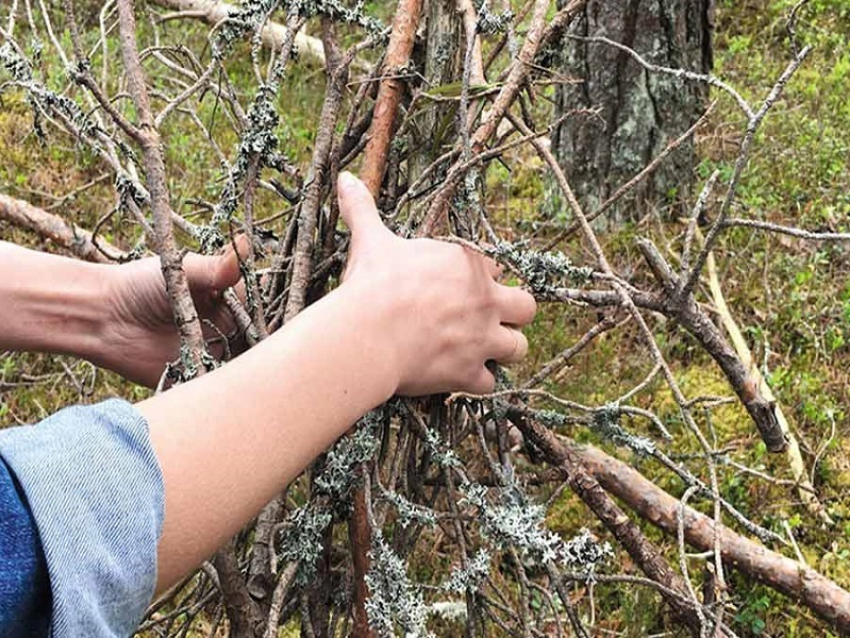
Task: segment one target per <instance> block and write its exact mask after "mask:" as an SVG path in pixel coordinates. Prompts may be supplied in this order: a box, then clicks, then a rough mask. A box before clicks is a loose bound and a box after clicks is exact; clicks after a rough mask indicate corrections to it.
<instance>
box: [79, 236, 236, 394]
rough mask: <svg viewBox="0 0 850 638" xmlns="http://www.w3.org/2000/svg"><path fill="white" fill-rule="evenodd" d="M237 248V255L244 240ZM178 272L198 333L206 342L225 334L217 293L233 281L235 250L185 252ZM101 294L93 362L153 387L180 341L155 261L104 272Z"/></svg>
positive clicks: (227, 324)
mask: <svg viewBox="0 0 850 638" xmlns="http://www.w3.org/2000/svg"><path fill="white" fill-rule="evenodd" d="M238 247H239V250H240V252H242V250H243V249H244V248H245V242H244V240H240V241H239V242H238ZM183 269H184V270H185V272H186V277H187V279H188V281H189V289H190V291H191V293H192V299H193V301H194V302H195V307H196V308H197V310H198V313H199V316H200V317H201V319H202V320H205V321H204V325H203V330H204V334H205V335H207V336H208V337H209V338H215V337H221V336H222V335H227V334H228V333H229V332H231V330H232V329H233V328H234V327H235V325H234V322H233V319H232V317H231V315H230V312H229V311H228V310H227V308H226V306H225V305H224V303H223V302H222V301H221V291H222V290H224V289H225V288H228V287H230V286H233V285H235V284H236V283H237V282H238V281H239V276H240V272H239V260H238V258H237V255H236V251H235V250H234V249H233V247H232V246H228V248H227V249H226V250H225V252H224V253H223V254H222V255H218V256H204V255H198V254H195V253H189V254H187V255H186V257H185V258H184V259H183ZM106 296H107V302H108V308H109V317H108V318H107V319H106V320H105V321H104V328H103V335H102V341H103V347H102V348H101V349H100V352H99V353H98V356H97V357H95V359H96V361H95V362H96V363H98V364H100V365H102V366H104V367H106V368H109V369H110V370H113V371H115V372H118V373H119V374H121V375H122V376H124V377H126V378H127V379H130V380H131V381H135V382H136V383H140V384H142V385H146V386H148V387H155V386H156V385H157V383H158V382H159V379H160V377H161V376H162V373H163V371H164V370H165V366H166V364H167V363H168V362H170V361H174V360H176V359H178V358H179V354H180V337H179V335H178V333H177V330H176V328H175V326H174V315H173V313H172V310H171V303H170V302H169V299H168V294H167V292H166V289H165V278H164V277H163V275H162V270H161V267H160V261H159V258H158V257H149V258H146V259H140V260H139V261H134V262H130V263H127V264H122V265H121V266H118V267H115V268H110V276H109V277H108V278H107V282H106ZM208 322H209V323H208ZM210 324H212V325H214V326H215V329H213V328H212V327H211V325H210Z"/></svg>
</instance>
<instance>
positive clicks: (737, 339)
mask: <svg viewBox="0 0 850 638" xmlns="http://www.w3.org/2000/svg"><path fill="white" fill-rule="evenodd" d="M706 270H707V273H708V287H709V289H710V290H711V297H712V299H713V301H714V307H715V308H716V310H717V314H718V316H719V317H720V321H721V322H722V323H723V327H724V328H726V332H727V333H729V338H730V339H731V340H732V345H733V346H734V348H735V352H737V353H738V356H739V357H740V358H741V362H742V363H743V364H744V367H746V368H747V369H748V370H749V371H750V374H751V375H752V378H753V380H754V381H755V382H756V383H757V384H758V387H759V392H760V393H761V395H762V396H763V397H764V398H765V400H766V401H768V402H769V403H772V404H773V411H774V414H776V422H777V423H779V427H780V428H781V429H782V434H783V435H784V437H785V440H786V441H787V442H788V447H787V449H786V450H785V452H786V454H787V456H788V465H789V467H790V469H791V474H792V475H793V476H794V480H795V481H796V482H797V485H798V486H799V488H798V490H797V491H798V493H799V495H800V500H802V501H803V503H804V504H805V505H806V507H807V508H808V510H809V511H810V512H811V513H812V514H814V515H815V516H817V517H818V518H820V520H821V521H823V522H824V523H825V524H826V525H834V524H835V523H834V521H833V520H832V518H831V517H830V516H829V513H828V512H827V511H826V508H825V507H824V506H823V503H821V502H820V501H819V500H818V497H817V492H815V488H814V486H813V485H812V482H811V481H810V480H809V477H808V475H807V473H806V464H805V463H804V462H803V455H802V454H801V453H800V445H799V444H798V443H797V437H796V436H794V433H793V432H792V431H791V425H790V424H789V423H788V419H787V418H786V416H785V412H784V411H783V410H782V406H781V405H779V403H778V402H777V401H776V397H775V396H774V395H773V390H771V388H770V386H769V385H768V384H767V381H766V380H765V378H764V377H763V376H762V375H761V372H759V369H758V366H756V365H755V361H754V360H753V353H752V352H750V347H749V346H748V345H747V340H746V339H744V335H743V334H742V333H741V329H740V328H739V327H738V324H737V323H736V321H735V318H734V317H733V316H732V312H731V311H730V310H729V306H728V305H727V304H726V298H725V297H724V296H723V290H722V289H721V288H720V278H719V277H718V276H717V264H716V263H715V261H714V253H712V252H709V253H708V258H707V259H706Z"/></svg>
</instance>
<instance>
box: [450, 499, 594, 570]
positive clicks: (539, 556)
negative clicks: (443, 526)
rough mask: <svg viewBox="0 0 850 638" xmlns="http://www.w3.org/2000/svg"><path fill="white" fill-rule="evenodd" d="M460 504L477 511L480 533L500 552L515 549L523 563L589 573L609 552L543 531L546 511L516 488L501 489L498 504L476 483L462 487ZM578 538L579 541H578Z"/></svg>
mask: <svg viewBox="0 0 850 638" xmlns="http://www.w3.org/2000/svg"><path fill="white" fill-rule="evenodd" d="M461 492H462V493H463V500H462V503H463V504H468V505H472V506H474V507H476V508H477V509H478V520H479V523H480V525H481V531H482V533H483V534H484V536H485V537H486V538H488V539H489V540H490V541H491V542H492V543H493V544H494V545H496V547H498V548H499V549H507V548H510V547H513V548H515V549H516V550H517V551H518V552H519V555H520V557H521V558H522V559H523V560H528V561H531V562H535V563H538V564H545V563H549V562H555V563H561V564H565V565H566V566H567V567H568V568H569V569H571V570H575V571H582V572H590V571H593V570H595V569H596V566H597V564H598V563H599V562H600V561H601V560H602V559H604V558H605V556H607V555H608V554H609V553H610V547H608V546H607V544H606V545H599V546H597V547H592V546H593V545H597V543H596V541H595V540H593V539H592V537H589V535H587V534H582V535H580V536H579V537H576V538H575V539H573V540H571V541H569V542H565V541H564V540H563V539H562V538H561V537H560V536H558V535H557V534H555V533H554V532H552V531H551V530H548V529H546V528H545V525H544V520H545V516H546V510H545V508H544V507H543V506H542V505H539V504H537V503H533V502H530V501H529V500H528V497H527V496H526V495H525V493H524V492H523V491H522V490H520V489H519V487H518V486H516V485H508V486H505V487H502V488H500V489H499V490H498V491H497V493H498V500H499V503H497V504H493V503H491V502H490V501H489V499H488V489H487V488H486V487H484V486H483V485H479V484H477V483H471V482H470V483H467V484H465V485H463V486H461ZM577 539H578V540H577Z"/></svg>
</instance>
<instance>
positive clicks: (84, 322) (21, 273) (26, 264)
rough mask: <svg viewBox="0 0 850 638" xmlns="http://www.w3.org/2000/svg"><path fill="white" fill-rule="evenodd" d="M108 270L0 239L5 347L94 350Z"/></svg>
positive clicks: (0, 334) (0, 339)
mask: <svg viewBox="0 0 850 638" xmlns="http://www.w3.org/2000/svg"><path fill="white" fill-rule="evenodd" d="M107 270H108V267H105V266H98V265H94V264H88V263H85V262H80V261H77V260H74V259H68V258H65V257H59V256H56V255H49V254H46V253H40V252H35V251H32V250H27V249H24V248H20V247H18V246H15V245H13V244H9V243H7V242H0V272H2V273H3V274H2V277H0V299H2V300H3V303H2V304H0V326H2V329H0V349H4V350H18V351H24V350H27V351H35V352H55V353H60V354H74V355H77V356H82V357H90V356H92V354H93V353H94V352H95V351H96V349H97V348H98V344H99V338H100V332H101V329H102V320H103V317H104V314H105V313H104V298H103V294H102V290H103V282H104V280H105V278H104V275H105V273H106V271H107Z"/></svg>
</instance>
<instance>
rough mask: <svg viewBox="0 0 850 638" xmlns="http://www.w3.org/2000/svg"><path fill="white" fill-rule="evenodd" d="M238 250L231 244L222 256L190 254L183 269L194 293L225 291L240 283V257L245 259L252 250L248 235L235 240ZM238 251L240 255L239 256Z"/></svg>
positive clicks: (185, 259)
mask: <svg viewBox="0 0 850 638" xmlns="http://www.w3.org/2000/svg"><path fill="white" fill-rule="evenodd" d="M235 244H236V249H234V248H233V244H230V245H228V246H227V248H226V249H225V251H224V253H222V254H221V255H213V256H206V255H198V254H197V253H189V254H188V255H186V257H185V258H184V259H183V268H184V270H185V271H186V278H187V279H188V280H189V288H191V290H192V292H204V291H213V290H223V289H224V288H229V287H230V286H233V285H235V284H236V282H238V281H239V277H240V276H241V272H240V271H239V256H240V255H241V256H242V257H243V258H244V256H245V254H246V253H247V252H248V250H250V243H249V241H248V237H247V235H240V236H239V237H237V238H236V240H235ZM237 251H239V252H238V255H237Z"/></svg>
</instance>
